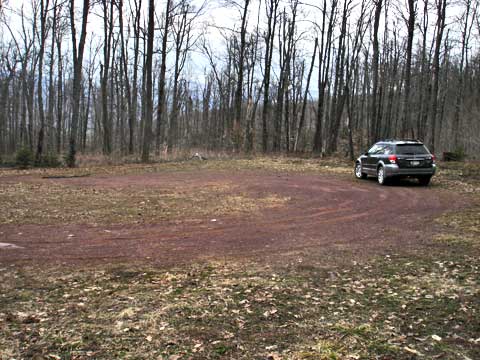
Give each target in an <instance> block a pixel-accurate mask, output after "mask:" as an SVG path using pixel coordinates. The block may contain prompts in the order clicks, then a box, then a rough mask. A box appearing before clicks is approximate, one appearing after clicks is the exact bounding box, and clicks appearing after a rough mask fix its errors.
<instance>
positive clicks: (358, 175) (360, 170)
mask: <svg viewBox="0 0 480 360" xmlns="http://www.w3.org/2000/svg"><path fill="white" fill-rule="evenodd" d="M355 175H356V176H357V178H361V177H362V167H361V166H360V164H357V167H356V168H355Z"/></svg>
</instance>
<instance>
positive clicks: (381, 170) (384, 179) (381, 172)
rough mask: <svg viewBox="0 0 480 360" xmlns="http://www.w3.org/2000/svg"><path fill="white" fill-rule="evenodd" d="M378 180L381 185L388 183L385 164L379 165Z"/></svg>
mask: <svg viewBox="0 0 480 360" xmlns="http://www.w3.org/2000/svg"><path fill="white" fill-rule="evenodd" d="M377 181H378V183H379V184H380V185H387V183H388V181H387V177H386V176H385V168H384V167H383V166H379V167H378V169H377Z"/></svg>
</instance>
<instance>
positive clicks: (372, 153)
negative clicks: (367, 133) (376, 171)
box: [368, 145, 379, 155]
mask: <svg viewBox="0 0 480 360" xmlns="http://www.w3.org/2000/svg"><path fill="white" fill-rule="evenodd" d="M378 148H379V146H378V145H373V146H372V147H371V148H370V150H368V154H369V155H375V154H376V153H377V151H378Z"/></svg>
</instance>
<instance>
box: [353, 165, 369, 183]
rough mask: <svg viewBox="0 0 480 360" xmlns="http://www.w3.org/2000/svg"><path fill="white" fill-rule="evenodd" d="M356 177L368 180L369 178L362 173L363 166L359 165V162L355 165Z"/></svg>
mask: <svg viewBox="0 0 480 360" xmlns="http://www.w3.org/2000/svg"><path fill="white" fill-rule="evenodd" d="M355 177H356V178H357V179H366V178H367V174H365V173H364V172H362V164H361V163H359V162H358V163H356V164H355Z"/></svg>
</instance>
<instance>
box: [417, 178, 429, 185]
mask: <svg viewBox="0 0 480 360" xmlns="http://www.w3.org/2000/svg"><path fill="white" fill-rule="evenodd" d="M430 179H431V177H430V176H422V177H419V178H418V182H419V183H420V185H422V186H428V184H430Z"/></svg>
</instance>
